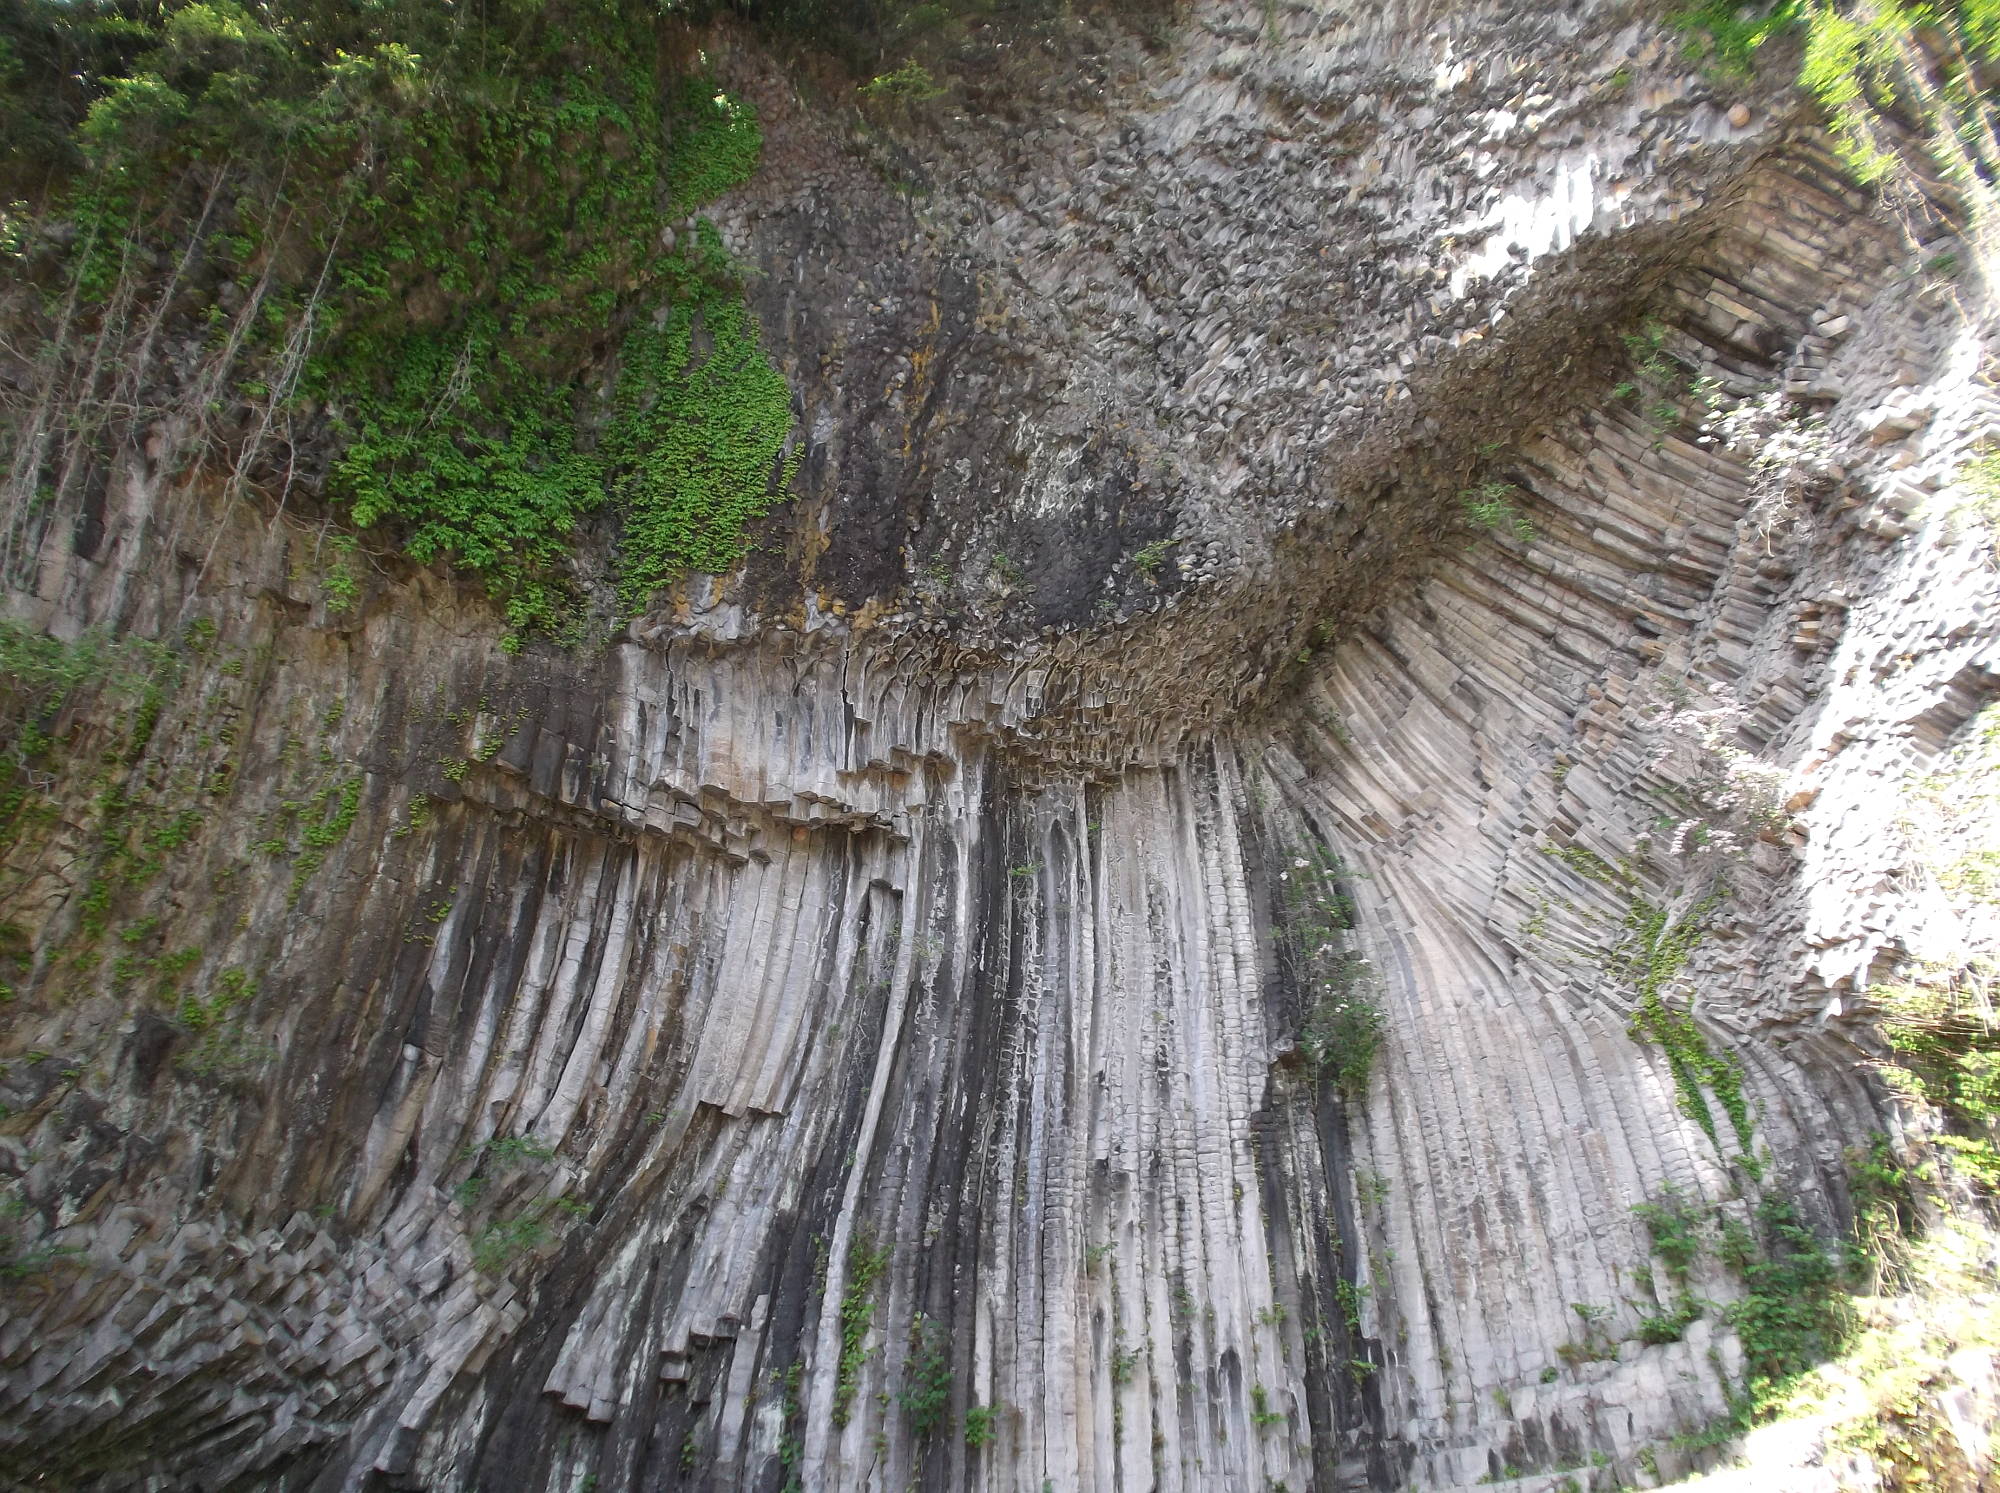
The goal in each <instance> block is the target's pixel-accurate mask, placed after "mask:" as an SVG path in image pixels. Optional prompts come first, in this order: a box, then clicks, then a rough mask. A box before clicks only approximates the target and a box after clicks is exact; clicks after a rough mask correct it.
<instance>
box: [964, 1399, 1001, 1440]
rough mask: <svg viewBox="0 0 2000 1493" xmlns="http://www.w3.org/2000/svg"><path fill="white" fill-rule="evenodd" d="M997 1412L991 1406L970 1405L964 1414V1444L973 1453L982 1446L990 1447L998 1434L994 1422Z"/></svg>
mask: <svg viewBox="0 0 2000 1493" xmlns="http://www.w3.org/2000/svg"><path fill="white" fill-rule="evenodd" d="M998 1416H999V1412H998V1411H997V1410H995V1409H994V1408H993V1407H992V1406H991V1405H972V1406H969V1407H967V1409H966V1412H965V1444H966V1446H967V1447H968V1448H970V1449H971V1450H973V1451H978V1450H979V1448H981V1447H982V1446H991V1445H992V1444H993V1440H994V1437H995V1436H996V1435H997V1434H998V1432H997V1431H996V1430H995V1429H994V1424H993V1423H994V1421H995V1420H996V1419H997V1418H998Z"/></svg>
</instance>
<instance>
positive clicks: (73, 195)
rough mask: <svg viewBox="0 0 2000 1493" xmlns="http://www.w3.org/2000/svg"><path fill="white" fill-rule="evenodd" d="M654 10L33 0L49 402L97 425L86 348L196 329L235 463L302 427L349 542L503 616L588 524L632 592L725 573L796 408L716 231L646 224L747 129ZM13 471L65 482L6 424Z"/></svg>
mask: <svg viewBox="0 0 2000 1493" xmlns="http://www.w3.org/2000/svg"><path fill="white" fill-rule="evenodd" d="M666 9H667V8H666V7H662V6H660V5H657V4H654V3H651V0H556V3H549V4H531V3H526V0H502V3H497V4H494V5H491V6H486V7H480V8H478V9H477V10H476V11H471V10H458V9H455V8H452V7H440V6H436V5H433V4H430V3H427V0H381V3H378V4H373V5H370V6H368V7H349V6H345V5H333V4H330V3H322V0H272V3H267V4H264V5H260V6H257V7H255V8H254V9H253V8H246V7H245V6H242V5H240V4H237V3H235V0H205V3H169V4H166V5H162V6H158V7H153V6H144V7H141V6H131V7H127V6H123V5H121V4H117V3H111V0H96V3H88V0H86V3H76V4H69V3H64V4H57V3H55V0H34V3H31V4H30V5H29V7H28V9H27V10H26V11H25V12H24V13H21V14H17V15H16V16H15V17H14V18H13V22H12V25H11V29H4V28H0V41H4V42H5V43H6V45H7V48H8V50H6V51H4V52H0V73H4V72H6V71H8V69H9V67H11V70H12V74H13V77H14V80H15V83H16V85H17V86H19V87H24V88H27V89H28V90H29V91H30V92H31V93H35V94H37V97H38V104H39V106H41V108H42V112H44V113H47V114H51V115H54V116H56V117H59V118H61V119H63V120H64V121H66V122H67V124H68V125H69V128H68V129H67V131H66V132H65V133H64V134H63V135H62V137H61V138H60V140H52V139H51V138H49V137H48V136H47V135H46V133H45V134H44V135H41V136H33V135H31V136H29V137H25V138H24V139H23V140H13V141H10V142H9V143H10V145H11V146H12V150H11V164H12V165H14V166H15V167H17V168H19V167H22V166H23V165H24V164H27V158H28V157H29V156H30V155H31V154H34V153H39V155H40V160H39V161H38V162H37V163H35V164H38V165H39V167H40V169H41V170H42V171H44V172H45V173H46V172H51V171H52V172H55V173H57V174H58V176H59V177H60V176H61V175H62V173H65V172H66V173H67V177H66V180H67V185H66V186H65V187H63V188H62V189H61V190H60V191H59V192H58V193H57V194H56V200H55V202H54V204H53V207H52V209H51V210H52V212H53V213H54V214H56V215H57V216H59V217H62V218H66V219H67V220H68V225H69V226H68V228H67V229H65V230H63V231H62V232H61V233H59V234H44V235H41V236H40V238H39V239H37V238H36V236H35V235H33V234H27V233H23V232H21V231H19V230H20V224H19V222H18V221H17V220H18V219H19V217H20V213H19V211H18V209H17V210H16V212H15V213H14V214H13V215H12V216H10V220H9V232H10V235H11V236H12V237H13V238H14V239H15V240H16V242H17V248H20V246H22V245H32V246H36V247H35V248H34V252H35V253H40V254H41V255H42V256H43V257H42V259H41V260H40V261H39V262H38V263H36V264H30V263H29V259H30V258H31V257H32V254H31V253H30V251H29V249H26V248H22V249H21V252H20V253H18V254H17V256H16V262H17V264H19V265H21V266H22V267H23V268H24V269H26V270H28V272H30V273H33V274H37V275H38V276H39V277H40V278H41V280H42V281H43V282H44V285H45V298H46V299H47V301H48V303H49V304H51V305H60V304H61V303H62V302H63V301H64V298H65V296H67V297H69V304H70V306H71V307H72V308H73V312H67V313H61V314H60V315H57V316H55V317H52V321H51V327H52V333H55V332H56V329H59V328H60V329H62V330H60V332H59V335H58V341H59V342H65V343H67V344H68V345H67V346H58V347H57V349H56V351H57V352H58V353H59V354H73V355H72V356H70V357H69V366H68V372H69V377H68V379H67V381H66V383H67V386H66V387H65V386H64V384H65V380H61V379H58V380H52V381H51V383H50V387H49V388H48V389H47V390H46V391H45V394H44V400H45V403H47V404H48V405H50V406H51V407H60V408H62V409H64V410H65V411H68V412H71V413H66V414H65V415H64V417H63V418H64V420H66V421H67V422H68V423H69V424H70V425H71V426H72V427H74V428H76V429H79V430H89V429H90V428H91V427H92V416H91V411H92V410H93V409H94V408H96V407H97V402H98V401H102V402H103V404H105V405H109V404H111V403H112V401H111V400H110V399H109V398H107V397H106V396H107V395H109V394H111V393H112V392H113V390H112V389H110V388H109V387H107V385H106V382H105V379H104V377H101V376H100V374H99V373H98V371H97V370H98V368H99V365H100V364H102V363H104V362H105V361H106V360H104V359H101V358H95V359H93V358H87V357H85V356H83V355H81V354H76V353H75V348H76V347H78V346H80V345H81V344H83V343H84V342H85V341H86V340H87V338H86V337H85V336H83V335H80V334H81V333H84V332H88V331H94V330H96V327H97V326H102V327H104V328H106V329H108V330H109V331H110V332H111V334H112V336H113V338H114V343H113V345H114V346H115V345H116V343H115V339H116V337H117V335H118V332H119V329H120V328H121V327H124V326H131V327H134V328H135V329H136V328H138V327H141V326H143V325H144V324H145V322H146V314H145V313H147V312H151V313H152V314H153V315H154V316H155V317H156V318H157V320H156V321H155V322H154V323H153V325H154V327H155V328H157V327H158V326H160V325H161V324H164V325H165V326H166V327H167V329H168V331H169V333H170V334H171V333H172V331H173V328H174V327H175V326H176V325H186V326H187V328H188V330H189V331H190V332H191V333H193V334H194V335H195V336H197V337H198V338H199V340H200V341H201V343H202V353H203V361H202V365H201V367H200V368H199V369H198V370H197V372H196V373H195V374H194V375H193V376H192V377H184V378H183V380H182V387H181V389H180V391H179V394H180V397H181V399H182V400H183V402H185V403H187V404H188V405H189V406H190V409H189V411H188V412H189V413H193V414H196V415H198V416H200V417H201V418H202V419H203V420H204V421H205V422H206V423H207V425H208V427H209V428H210V429H212V430H218V431H222V430H228V429H230V428H231V427H232V426H233V427H234V428H236V429H238V430H246V431H248V432H249V434H248V435H247V436H244V437H242V438H241V443H242V444H243V445H244V446H246V447H247V448H251V449H248V450H246V452H245V454H243V455H242V456H240V457H238V458H237V459H236V462H235V470H236V471H237V472H238V473H242V472H246V471H250V470H253V469H255V467H256V464H257V460H258V456H259V453H258V451H257V450H256V449H254V448H256V447H257V446H258V445H259V444H261V445H262V446H263V447H264V448H265V449H266V450H268V451H274V452H275V451H279V450H283V451H284V452H285V457H284V460H283V461H282V462H276V461H275V460H274V461H272V462H270V463H267V465H270V466H272V467H273V469H274V470H278V471H281V472H282V474H283V480H285V481H289V480H290V479H291V474H292V472H293V471H294V469H295V468H296V467H297V465H298V454H299V453H298V450H297V447H298V445H299V443H301V442H317V443H319V444H321V445H330V446H331V448H332V449H333V452H334V459H333V461H332V463H331V466H330V469H329V471H328V475H327V486H328V488H329V490H330V491H331V493H332V494H333V495H334V496H335V497H336V498H337V499H339V500H340V501H341V502H342V503H343V504H344V505H345V507H346V509H347V511H348V513H349V514H350V515H351V516H352V518H353V519H354V521H355V522H356V523H357V524H360V525H362V526H374V525H380V526H383V527H385V528H386V529H387V530H388V531H389V532H390V533H392V534H393V535H394V536H395V537H396V538H398V539H399V540H400V542H401V544H402V546H403V547H404V549H405V550H406V552H407V553H408V554H409V555H410V556H411V558H413V559H415V560H417V561H419V562H424V563H429V562H433V561H443V562H448V563H451V564H453V565H455V566H457V567H459V568H461V569H462V570H465V571H467V572H470V573H471V574H473V575H475V576H477V577H478V578H480V579H481V580H482V581H483V582H484V583H485V584H486V585H487V587H488V588H489V589H490V590H491V591H492V592H493V593H494V594H495V595H496V596H497V597H498V598H499V599H501V600H502V601H503V602H504V603H505V605H506V607H507V610H508V614H509V616H510V619H511V620H512V621H513V622H514V623H515V624H516V625H517V626H526V627H536V626H539V627H544V628H551V627H554V626H555V625H556V624H557V623H558V622H559V621H560V618H561V616H562V614H563V612H564V611H565V609H566V606H567V604H568V603H567V600H566V598H567V592H568V584H567V559H568V556H569V554H570V552H571V550H572V548H573V546H574V544H575V542H576V538H577V535H578V532H579V530H580V528H581V526H582V525H583V524H584V522H585V521H586V520H587V519H588V518H589V516H590V515H592V514H593V513H595V512H597V511H598V510H600V509H603V508H607V507H608V508H610V509H612V510H614V511H615V512H616V514H617V515H618V517H619V519H620V520H621V525H620V527H621V528H622V531H623V538H622V542H621V544H620V547H619V555H620V564H619V569H620V577H621V582H622V584H621V591H622V593H623V595H624V598H625V600H626V601H627V602H628V603H631V604H635V605H636V604H638V603H640V602H642V601H643V600H644V597H645V595H646V593H647V592H649V591H650V590H651V589H652V588H653V587H654V586H656V585H658V584H659V583H661V582H662V581H665V580H668V579H670V578H671V577H672V576H673V575H675V574H677V573H678V572H680V571H681V570H684V569H689V568H702V569H710V570H719V569H726V568H728V567H729V566H731V565H733V564H734V563H735V561H736V559H737V557H738V554H739V552H740V546H741V535H742V530H743V526H744V524H745V523H746V522H748V521H749V520H750V519H751V518H753V517H755V516H756V515H757V514H758V513H761V512H762V511H763V509H764V508H765V507H766V506H768V504H769V502H770V501H771V499H772V497H773V496H774V494H775V492H776V491H777V490H778V489H779V488H780V487H781V486H782V482H783V480H784V477H785V475H786V469H785V464H784V461H783V456H782V453H783V448H784V445H785V442H786V440H787V438H788V436H789V433H790V429H791V412H790V402H789V396H788V393H787V391H786V389H785V386H784V383H783V380H782V378H781V377H780V376H779V375H778V374H777V372H776V371H775V370H774V369H773V368H772V367H771V365H770V363H769V361H768V359H767V358H766V357H765V356H764V353H763V351H762V349H761V348H760V346H759V344H758V337H757V330H756V326H755V323H754V321H752V320H751V319H750V318H749V316H748V314H747V312H746V311H745V309H744V306H743V302H742V297H741V294H740V291H739V289H738V287H737V284H736V276H735V271H734V267H733V265H732V263H731V261H730V260H729V258H728V256H727V255H726V254H724V253H723V252H722V251H721V246H720V242H719V239H718V237H717V236H716V235H715V233H714V231H713V230H712V229H708V228H706V226H705V225H702V226H701V227H700V228H698V229H697V231H682V232H680V233H679V234H678V235H676V234H675V233H674V232H672V231H671V230H670V231H667V232H665V233H663V232H662V225H663V224H665V225H673V224H685V223H686V222H687V221H688V220H689V219H690V218H691V215H692V214H693V213H694V212H695V210H696V209H698V208H699V207H700V206H701V205H702V204H704V203H705V202H707V201H709V200H710V199H712V198H714V197H715V196H716V195H718V194H719V193H721V192H723V191H726V190H728V189H729V188H731V187H733V186H735V185H737V184H739V183H740V182H742V181H744V180H745V179H746V178H747V177H748V176H749V175H750V174H751V172H752V171H753V170H754V169H755V167H756V163H757V158H758V154H759V150H760V141H761V136H760V133H759V129H758V125H757V119H756V115H755V112H754V111H753V110H752V109H751V108H750V107H749V106H748V105H747V104H746V103H745V102H744V101H742V100H740V99H737V98H735V97H733V96H732V95H730V94H729V93H728V92H727V91H726V90H724V89H722V88H720V87H719V86H717V85H716V84H715V83H714V82H713V81H712V80H710V79H708V78H706V77H704V76H702V75H700V74H699V73H698V72H695V73H691V72H689V71H687V70H686V69H685V68H684V67H683V66H681V65H680V64H677V63H676V61H675V59H674V57H673V55H672V50H671V44H670V38H668V37H667V35H666V34H665V33H663V32H662V30H661V21H662V18H663V16H664V15H665V14H666ZM58 61H61V62H63V63H64V65H65V66H68V65H70V64H76V65H80V66H82V67H83V68H84V69H85V71H84V72H83V73H82V74H80V75H79V74H76V73H74V72H63V71H62V69H61V68H59V67H58V66H57V65H56V64H57V62H58ZM59 74H60V76H59ZM51 245H54V246H56V249H55V250H54V251H51V250H50V248H49V246H51ZM51 252H54V253H55V257H56V258H57V260H58V264H57V266H56V268H55V269H54V270H52V269H51V268H50V267H49V265H48V262H47V260H48V256H49V254H50V253H51ZM163 274H164V276H165V279H164V282H163V279H162V277H163ZM65 282H66V283H65ZM190 292H193V293H192V294H190ZM65 315H67V316H69V317H70V320H69V321H67V322H65V321H63V320H62V316H65ZM204 325H205V328H206V330H205V331H203V330H202V329H203V327H204ZM126 340H127V343H128V346H127V347H126V348H125V349H123V351H124V352H126V353H127V354H128V355H129V356H131V357H143V356H144V355H146V354H149V353H153V352H156V351H157V349H156V347H155V346H154V336H153V332H151V331H145V332H139V331H136V330H135V331H134V332H133V333H132V334H130V335H129V336H128V337H127V339H126ZM58 361H59V362H60V361H62V360H61V359H60V358H59V359H58ZM111 361H114V362H115V361H116V360H115V359H114V360H111ZM85 365H87V367H86V366H85ZM112 381H113V382H115V379H113V380H112ZM136 381H137V380H128V382H136ZM79 383H81V384H82V385H83V387H80V388H79V387H78V384H79ZM120 392H122V393H124V394H126V395H128V396H129V394H130V392H131V391H130V390H124V391H120ZM129 402H130V401H129V398H127V399H126V403H128V404H129ZM231 410H235V411H238V412H240V413H239V414H238V416H237V417H236V418H235V419H233V420H231V419H225V420H220V421H218V420H216V419H215V416H216V415H217V414H218V413H225V414H226V413H228V412H229V411H231ZM28 423H29V424H30V425H32V421H30V422H28ZM58 423H61V422H58ZM11 454H13V455H14V456H15V457H16V460H15V461H14V462H13V465H14V467H15V468H16V472H15V486H16V487H17V488H19V487H20V486H21V484H22V483H23V482H24V481H26V482H33V483H35V484H38V485H40V486H42V487H48V486H53V487H54V488H55V489H56V490H57V492H58V493H60V492H61V491H62V490H63V489H64V488H65V487H66V486H68V485H70V484H71V483H72V482H73V479H74V475H75V473H74V470H73V469H74V467H75V463H74V462H73V461H69V462H67V463H66V464H65V463H57V467H58V470H57V471H56V472H55V473H54V475H53V477H51V476H50V474H48V473H46V472H42V471H37V470H35V468H36V467H37V466H38V465H39V464H38V463H36V462H35V461H34V460H33V458H34V457H35V456H36V455H37V454H38V453H37V452H36V451H34V450H28V449H26V442H25V438H24V439H23V444H22V445H21V446H19V447H17V449H16V451H15V452H14V453H11ZM201 454H203V455H209V456H212V455H213V450H212V448H211V449H210V450H207V451H204V452H202V453H201ZM15 496H16V497H17V498H19V497H20V496H21V494H20V493H18V492H17V493H16V494H15ZM25 506H26V504H25V502H18V503H17V504H16V507H17V510H18V509H19V508H22V507H25Z"/></svg>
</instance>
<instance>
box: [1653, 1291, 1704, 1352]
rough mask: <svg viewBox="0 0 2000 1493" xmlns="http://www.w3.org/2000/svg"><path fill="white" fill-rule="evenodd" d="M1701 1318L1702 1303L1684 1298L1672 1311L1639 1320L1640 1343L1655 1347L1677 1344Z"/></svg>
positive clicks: (1687, 1297) (1690, 1298)
mask: <svg viewBox="0 0 2000 1493" xmlns="http://www.w3.org/2000/svg"><path fill="white" fill-rule="evenodd" d="M1700 1316H1701V1303H1699V1302H1698V1301H1696V1300H1694V1299H1693V1298H1692V1297H1689V1296H1683V1297H1681V1298H1680V1300H1679V1301H1678V1302H1676V1303H1675V1304H1674V1307H1673V1309H1672V1310H1671V1311H1668V1312H1663V1313H1660V1314H1659V1315H1657V1316H1650V1317H1641V1318H1640V1319H1639V1341H1640V1342H1642V1343H1651V1344H1655V1345H1657V1344H1660V1343H1677V1342H1679V1341H1680V1340H1681V1334H1683V1333H1684V1332H1686V1331H1687V1330H1688V1328H1689V1327H1691V1326H1692V1325H1693V1324H1694V1322H1695V1321H1696V1319H1698V1318H1699V1317H1700Z"/></svg>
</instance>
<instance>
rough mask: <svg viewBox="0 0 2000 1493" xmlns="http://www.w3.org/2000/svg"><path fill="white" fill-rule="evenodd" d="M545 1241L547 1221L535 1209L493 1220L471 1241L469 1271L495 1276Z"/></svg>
mask: <svg viewBox="0 0 2000 1493" xmlns="http://www.w3.org/2000/svg"><path fill="white" fill-rule="evenodd" d="M548 1240H549V1225H548V1219H547V1217H546V1216H545V1215H544V1214H543V1213H542V1212H540V1211H538V1210H536V1211H530V1212H526V1213H517V1214H515V1215H513V1216H512V1217H509V1218H496V1219H495V1220H494V1221H493V1222H492V1223H489V1224H488V1225H486V1227H485V1228H483V1229H481V1230H480V1231H479V1233H478V1234H477V1235H475V1236H474V1238H473V1241H472V1268H473V1269H475V1270H477V1271H478V1272H479V1273H480V1274H482V1275H498V1274H499V1273H500V1272H501V1271H503V1270H505V1269H506V1268H507V1267H508V1266H509V1265H512V1264H513V1263H514V1262H515V1261H516V1260H518V1259H520V1258H521V1257H522V1256H523V1255H528V1254H532V1253H534V1252H535V1251H536V1250H538V1249H540V1248H541V1247H542V1246H543V1245H544V1244H546V1243H548Z"/></svg>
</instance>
